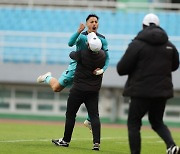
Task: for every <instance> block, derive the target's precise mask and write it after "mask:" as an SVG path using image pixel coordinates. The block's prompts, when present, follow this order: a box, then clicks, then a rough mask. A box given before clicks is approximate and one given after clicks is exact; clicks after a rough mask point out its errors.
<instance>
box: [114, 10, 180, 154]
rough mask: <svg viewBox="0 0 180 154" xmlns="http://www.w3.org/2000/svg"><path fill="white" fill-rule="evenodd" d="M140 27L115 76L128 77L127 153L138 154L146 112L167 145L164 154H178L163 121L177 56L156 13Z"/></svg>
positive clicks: (176, 64) (177, 60) (147, 16)
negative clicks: (165, 153)
mask: <svg viewBox="0 0 180 154" xmlns="http://www.w3.org/2000/svg"><path fill="white" fill-rule="evenodd" d="M142 24H143V30H142V31H140V32H139V33H138V35H137V36H136V37H135V39H134V40H133V41H132V42H131V43H130V44H129V46H128V48H127V50H126V52H125V54H124V56H123V57H122V59H121V60H120V61H119V62H118V64H117V72H118V74H119V75H128V79H127V82H126V84H125V88H124V92H123V95H124V96H128V97H130V99H131V102H130V106H129V113H128V124H127V125H128V137H129V146H130V151H131V154H140V153H141V135H140V129H141V126H142V118H143V117H144V115H145V114H146V113H148V119H149V122H150V124H151V127H152V129H153V130H154V131H155V132H156V133H157V134H158V135H159V136H160V137H161V138H162V139H163V141H164V142H165V144H166V147H167V154H180V148H179V147H178V146H176V144H175V142H174V140H173V138H172V135H171V133H170V131H169V129H168V128H167V126H166V125H165V124H164V122H163V114H164V110H165V106H166V102H167V99H169V98H171V97H173V84H172V72H173V71H175V70H177V69H178V67H179V54H178V51H177V49H176V47H175V46H174V45H173V44H172V43H171V42H170V41H169V40H168V36H167V34H166V32H165V31H164V30H163V29H162V28H161V27H160V26H159V18H158V17H157V16H156V15H155V14H152V13H150V14H147V15H146V16H145V17H144V19H143V22H142ZM154 153H156V152H154Z"/></svg>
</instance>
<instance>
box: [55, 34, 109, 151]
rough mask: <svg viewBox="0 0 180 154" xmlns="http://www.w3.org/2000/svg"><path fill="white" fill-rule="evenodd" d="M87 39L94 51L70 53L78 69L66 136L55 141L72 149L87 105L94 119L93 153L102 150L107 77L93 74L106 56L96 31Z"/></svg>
mask: <svg viewBox="0 0 180 154" xmlns="http://www.w3.org/2000/svg"><path fill="white" fill-rule="evenodd" d="M87 37H88V44H89V48H90V49H88V50H84V51H82V50H80V51H73V52H71V53H70V58H71V59H74V60H76V62H77V67H76V71H75V76H74V81H73V85H72V88H71V89H70V94H69V97H68V101H67V109H66V123H65V131H64V137H63V138H62V139H53V140H52V142H53V143H54V144H55V145H57V146H64V147H68V146H69V143H70V141H71V137H72V132H73V128H74V125H75V118H76V113H77V112H78V110H79V107H80V106H81V104H82V103H84V104H85V106H86V108H87V111H88V115H89V117H90V119H91V125H92V133H93V144H94V145H93V148H92V150H99V148H100V129H101V125H100V119H99V109H98V100H99V90H100V88H101V83H102V76H103V75H95V74H94V73H93V71H94V70H95V69H96V68H98V69H100V68H102V67H103V66H104V64H105V59H106V58H105V57H106V55H105V52H104V51H103V50H101V47H102V43H101V40H100V39H99V38H98V37H97V36H96V34H95V33H94V32H91V33H89V34H88V36H87Z"/></svg>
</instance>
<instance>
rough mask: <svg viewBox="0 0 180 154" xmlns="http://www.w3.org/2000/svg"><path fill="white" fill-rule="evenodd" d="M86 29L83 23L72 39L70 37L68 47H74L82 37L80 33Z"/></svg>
mask: <svg viewBox="0 0 180 154" xmlns="http://www.w3.org/2000/svg"><path fill="white" fill-rule="evenodd" d="M84 29H85V25H84V24H83V23H81V24H80V26H79V28H78V30H77V32H76V33H74V34H73V35H72V36H71V37H70V40H69V42H68V45H69V46H70V47H72V46H73V45H75V44H76V42H77V41H78V37H79V35H80V33H81V32H82V31H83V30H84Z"/></svg>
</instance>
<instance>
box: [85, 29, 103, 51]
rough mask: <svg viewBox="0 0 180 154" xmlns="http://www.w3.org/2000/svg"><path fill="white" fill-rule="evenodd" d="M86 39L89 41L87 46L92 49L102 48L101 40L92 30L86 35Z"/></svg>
mask: <svg viewBox="0 0 180 154" xmlns="http://www.w3.org/2000/svg"><path fill="white" fill-rule="evenodd" d="M87 41H88V43H89V48H90V49H91V50H92V51H94V52H98V51H99V50H101V48H102V43H101V40H100V39H99V38H98V37H97V35H96V34H95V33H94V32H91V33H89V34H88V35H87Z"/></svg>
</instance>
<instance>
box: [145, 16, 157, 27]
mask: <svg viewBox="0 0 180 154" xmlns="http://www.w3.org/2000/svg"><path fill="white" fill-rule="evenodd" d="M151 23H153V24H155V25H156V26H159V18H158V16H157V15H155V14H153V13H149V14H147V15H146V16H145V17H144V19H143V25H146V26H150V24H151Z"/></svg>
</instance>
